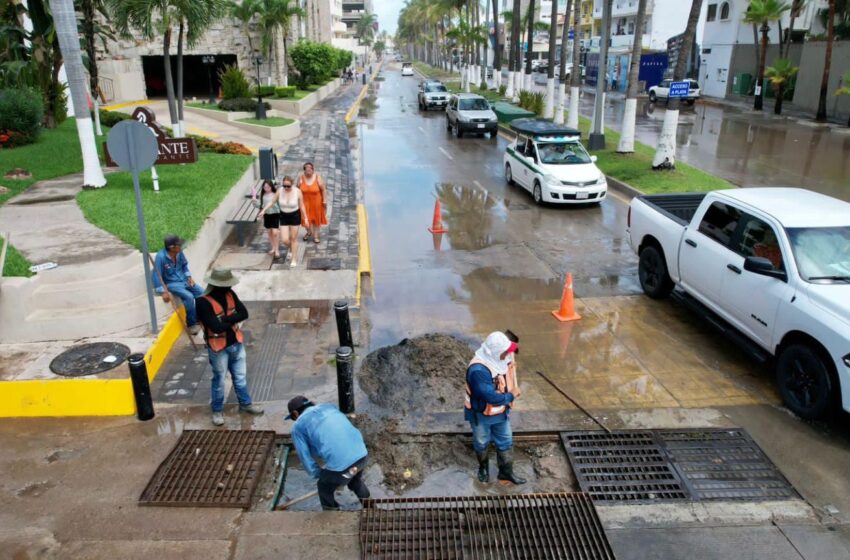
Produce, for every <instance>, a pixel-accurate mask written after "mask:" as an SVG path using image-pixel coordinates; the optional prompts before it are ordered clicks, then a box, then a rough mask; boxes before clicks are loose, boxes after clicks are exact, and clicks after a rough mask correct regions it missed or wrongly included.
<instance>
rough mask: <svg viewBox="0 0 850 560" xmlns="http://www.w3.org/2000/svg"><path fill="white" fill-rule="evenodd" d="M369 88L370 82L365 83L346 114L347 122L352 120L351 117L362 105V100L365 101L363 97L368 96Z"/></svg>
mask: <svg viewBox="0 0 850 560" xmlns="http://www.w3.org/2000/svg"><path fill="white" fill-rule="evenodd" d="M368 90H369V84H366V85H364V86H363V87H362V88H360V93H359V94H358V95H357V99H355V100H354V104H353V105H352V106H351V108H350V109H349V110H348V112H347V113H346V114H345V122H346V123H349V122H351V119H353V118H354V113H355V112H356V111H357V108H358V107H360V102H361V101H363V98H364V97H366V92H367V91H368Z"/></svg>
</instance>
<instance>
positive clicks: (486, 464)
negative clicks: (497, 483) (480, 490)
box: [475, 449, 490, 482]
mask: <svg viewBox="0 0 850 560" xmlns="http://www.w3.org/2000/svg"><path fill="white" fill-rule="evenodd" d="M475 456H476V457H478V480H480V481H481V482H490V450H489V449H485V450H484V451H476V452H475Z"/></svg>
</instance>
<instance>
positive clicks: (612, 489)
mask: <svg viewBox="0 0 850 560" xmlns="http://www.w3.org/2000/svg"><path fill="white" fill-rule="evenodd" d="M561 439H562V441H563V442H564V447H565V448H566V450H567V456H568V457H569V460H570V464H571V465H572V467H573V470H574V471H575V474H576V478H577V479H578V482H579V486H580V487H581V489H582V491H584V492H587V493H588V494H590V496H591V497H592V498H593V500H594V501H606V502H654V501H665V500H695V501H697V500H751V501H757V500H773V499H787V498H795V497H798V494H797V492H796V491H795V490H794V488H793V487H792V486H791V484H790V483H789V482H788V481H787V480H786V479H785V477H784V476H782V473H780V472H779V469H777V468H776V466H775V465H774V464H773V463H772V462H771V461H770V459H768V457H767V456H766V455H765V454H764V452H763V451H762V450H761V449H760V448H759V446H758V445H756V443H755V442H754V441H753V440H752V438H750V436H749V434H747V432H746V431H745V430H743V429H740V428H730V429H723V428H719V429H714V428H712V429H687V430H627V431H616V432H613V433H610V434H606V433H603V432H599V431H595V432H566V433H563V434H561Z"/></svg>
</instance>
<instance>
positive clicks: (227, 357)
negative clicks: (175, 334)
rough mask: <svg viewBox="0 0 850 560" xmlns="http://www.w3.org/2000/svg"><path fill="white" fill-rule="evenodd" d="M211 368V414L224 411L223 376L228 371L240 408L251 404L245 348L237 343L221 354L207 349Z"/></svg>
mask: <svg viewBox="0 0 850 560" xmlns="http://www.w3.org/2000/svg"><path fill="white" fill-rule="evenodd" d="M207 354H208V355H209V357H210V365H211V366H212V371H213V378H212V401H211V402H210V405H211V406H212V411H213V412H221V411H222V410H223V409H224V374H225V373H227V371H228V370H230V378H231V379H232V380H233V389H234V390H235V391H236V398H237V399H238V400H239V404H240V405H242V406H248V405H249V404H251V395H249V394H248V380H247V379H248V378H247V376H246V367H245V365H246V363H245V347H244V346H243V345H242V344H241V343H239V342H237V343H236V344H231V345H230V346H228V347H227V348H225V349H224V350H222V351H221V352H213V351H212V350H211V349H209V348H207Z"/></svg>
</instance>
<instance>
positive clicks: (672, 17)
mask: <svg viewBox="0 0 850 560" xmlns="http://www.w3.org/2000/svg"><path fill="white" fill-rule="evenodd" d="M603 3H604V0H594V2H593V16H592V17H593V19H594V27H595V29H594V31H595V34H594V37H598V36H600V35H601V34H602V5H603ZM637 8H638V0H614V1H613V3H612V8H611V43H610V45H609V48H612V49H617V48H625V49H629V48H631V46H632V42H633V41H634V33H635V19H636V17H637ZM690 9H691V3H690V2H686V1H684V0H647V3H646V19H645V22H644V33H643V35H642V36H641V45H642V46H643V48H644V49H646V50H651V51H663V50H666V49H667V40H668V39H669V38H670V37H673V36H675V35H678V34H679V33H682V32H683V31H684V30H685V27H686V26H687V23H688V13H689V12H690ZM597 43H598V41H597Z"/></svg>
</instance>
